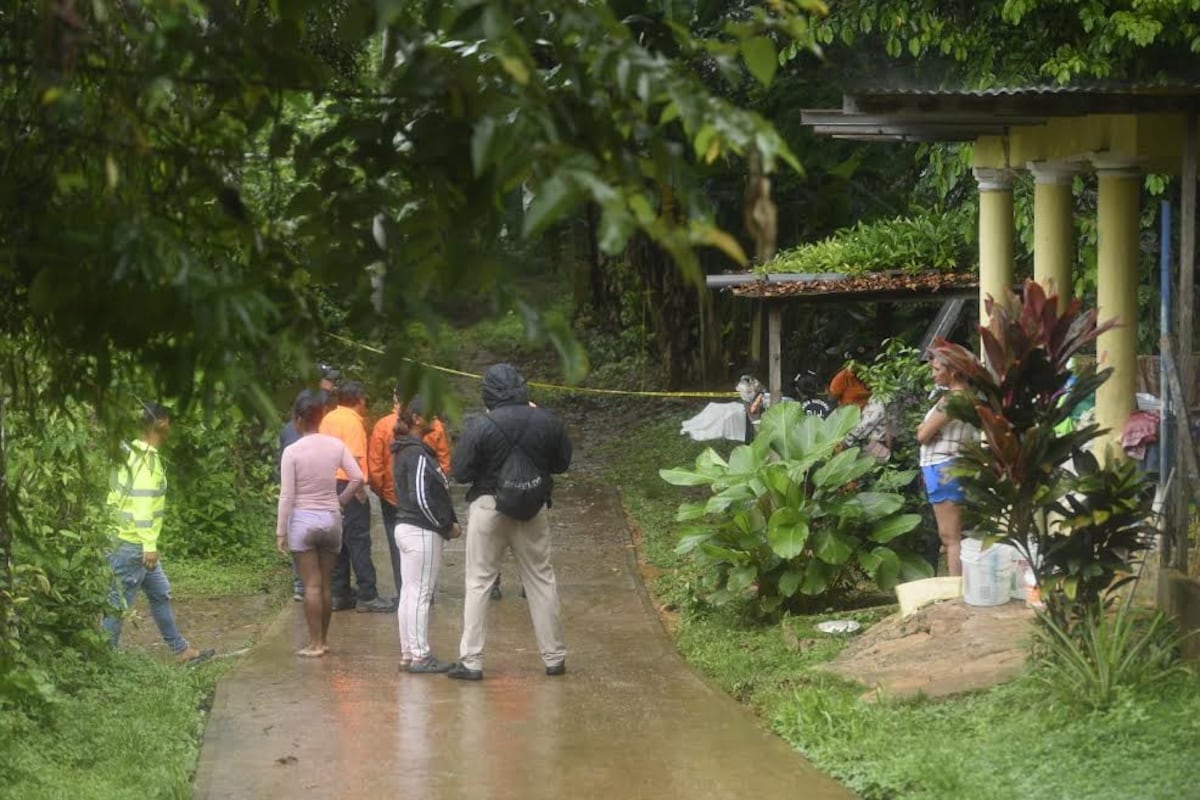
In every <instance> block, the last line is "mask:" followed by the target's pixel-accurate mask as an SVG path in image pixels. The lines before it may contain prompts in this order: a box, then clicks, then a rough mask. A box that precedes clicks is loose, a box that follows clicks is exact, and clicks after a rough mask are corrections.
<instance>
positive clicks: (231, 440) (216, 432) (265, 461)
mask: <svg viewBox="0 0 1200 800" xmlns="http://www.w3.org/2000/svg"><path fill="white" fill-rule="evenodd" d="M277 436H278V431H275V430H264V429H263V427H262V425H261V423H259V422H258V421H257V420H253V419H247V417H246V414H245V413H244V412H243V411H242V410H241V409H239V408H238V407H236V406H232V405H215V406H213V407H211V408H210V409H207V410H203V409H200V408H198V407H195V408H193V409H192V410H191V411H189V413H187V414H185V415H183V416H181V417H180V418H178V419H176V420H174V421H173V422H172V426H171V438H170V439H169V440H168V442H167V447H166V448H165V449H166V459H167V463H168V469H169V470H170V471H171V474H170V476H169V480H170V481H171V493H170V495H169V496H168V502H167V514H166V518H165V519H164V520H163V537H164V539H165V540H166V544H165V546H164V549H165V552H167V553H168V555H170V556H172V557H174V556H198V557H203V558H213V559H216V560H236V559H238V558H241V557H243V556H244V555H246V554H247V553H249V552H253V551H255V550H259V549H261V548H260V547H259V545H261V543H262V542H264V541H266V540H269V539H270V538H271V532H272V531H273V530H274V517H275V508H274V502H275V497H276V495H277V491H276V486H277V480H278V479H277V477H276V475H275V472H276V459H277V458H278V455H277V452H276V451H277V449H278V445H277V442H278V438H277Z"/></svg>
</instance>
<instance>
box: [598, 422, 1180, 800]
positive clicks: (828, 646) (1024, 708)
mask: <svg viewBox="0 0 1200 800" xmlns="http://www.w3.org/2000/svg"><path fill="white" fill-rule="evenodd" d="M685 415H686V412H682V413H681V412H679V411H672V412H670V413H669V414H663V415H656V416H651V415H647V414H645V413H638V414H633V415H630V416H632V417H633V418H635V419H641V420H642V422H640V423H636V424H634V425H633V426H632V428H630V429H628V430H626V432H625V435H623V436H621V437H619V438H617V440H615V441H614V442H613V444H612V445H611V446H610V447H606V448H605V449H604V451H603V452H602V453H601V457H602V458H604V460H605V463H606V476H607V478H608V479H609V480H611V481H612V482H613V483H615V484H617V485H618V486H620V487H621V490H622V496H623V498H624V501H625V503H626V507H627V508H628V509H629V512H630V514H631V516H632V517H633V519H634V520H635V521H636V522H637V523H638V525H639V527H640V528H641V532H642V537H643V540H642V556H643V558H645V560H646V561H647V562H649V563H650V564H651V565H653V566H655V567H657V568H658V569H660V570H662V574H661V576H660V577H659V578H657V579H656V580H655V582H654V584H653V585H652V586H651V589H652V591H653V592H655V594H657V595H658V597H659V598H660V600H662V601H663V602H664V604H666V605H667V606H668V607H675V608H678V609H679V610H680V613H679V620H678V625H677V626H675V635H676V638H677V645H678V647H679V649H680V652H681V653H682V654H683V656H684V657H685V658H686V659H687V660H688V662H689V663H691V664H692V665H693V666H694V667H695V668H696V669H698V670H699V671H701V672H702V673H704V674H705V675H707V676H709V677H710V678H711V679H712V680H714V681H715V682H716V683H717V684H718V685H719V686H721V687H722V688H723V689H724V690H725V691H727V692H728V693H729V694H730V695H732V696H733V697H735V698H737V699H738V700H740V701H741V702H743V703H745V704H747V705H748V706H750V707H751V708H753V709H754V710H755V712H756V713H758V714H759V715H760V716H762V717H763V719H764V720H765V721H766V722H767V723H768V724H770V725H771V726H772V727H773V728H774V730H775V731H776V732H777V733H778V734H779V735H780V736H782V737H783V738H784V739H786V740H787V741H788V742H790V743H791V744H792V745H793V746H795V747H796V748H797V749H798V750H800V751H801V752H803V753H804V754H805V755H806V756H807V757H808V758H809V759H810V760H811V761H812V762H813V763H814V764H815V765H816V766H817V767H818V768H820V769H822V770H824V771H825V772H827V773H829V774H830V775H833V776H834V777H835V778H837V779H838V780H840V781H842V782H843V783H844V784H845V785H846V786H848V787H849V788H850V789H851V790H853V791H855V792H856V793H858V794H860V795H861V796H863V797H865V798H870V799H874V798H879V799H880V800H883V799H884V798H909V797H912V798H948V799H949V798H961V797H972V798H982V799H984V800H986V799H987V798H998V799H999V798H1011V797H1022V798H1055V799H1056V800H1057V798H1128V797H1146V798H1174V797H1190V796H1194V795H1195V788H1194V782H1195V781H1194V776H1193V774H1192V773H1193V772H1194V769H1193V767H1192V761H1193V758H1192V754H1193V753H1195V752H1196V744H1195V743H1196V741H1197V740H1198V738H1200V692H1198V691H1197V688H1198V687H1197V681H1196V679H1195V677H1194V676H1193V675H1191V674H1185V675H1177V676H1173V677H1172V678H1170V679H1169V680H1167V681H1164V682H1161V683H1159V684H1157V685H1155V686H1154V687H1153V689H1152V690H1150V691H1147V692H1143V693H1140V694H1138V693H1126V694H1125V695H1123V696H1122V697H1121V699H1120V701H1119V702H1117V703H1116V704H1114V706H1113V707H1112V708H1110V709H1109V710H1108V711H1105V712H1090V713H1086V712H1082V711H1080V710H1078V709H1077V708H1075V707H1071V706H1067V705H1063V704H1061V703H1058V702H1056V701H1055V699H1054V697H1053V696H1052V695H1051V694H1050V693H1049V690H1048V689H1047V688H1046V686H1045V685H1044V684H1042V683H1040V682H1038V681H1037V680H1035V679H1033V678H1032V677H1029V676H1027V677H1024V678H1021V679H1019V680H1017V681H1014V682H1013V683H1010V684H1007V685H1005V686H1000V687H998V688H996V689H993V690H991V691H986V692H979V693H975V694H970V695H965V696H958V697H954V698H949V699H939V700H931V699H926V698H918V699H908V700H901V699H895V698H886V697H885V698H882V699H879V700H877V701H876V702H867V701H865V700H864V699H863V697H864V694H865V691H866V690H865V688H864V687H861V686H858V685H855V684H852V683H849V682H846V681H843V680H841V679H838V678H835V677H833V676H831V675H829V674H828V673H825V672H822V671H820V670H816V669H814V667H815V666H816V665H818V664H820V663H821V662H824V661H827V660H829V659H830V658H832V657H833V656H834V655H836V654H837V652H838V651H839V650H840V649H841V647H842V646H843V644H844V641H843V640H838V639H833V638H830V637H826V636H823V635H821V634H819V633H817V632H816V631H815V630H814V629H813V628H812V625H813V623H814V622H815V621H816V620H817V619H819V618H820V617H790V618H785V619H784V620H782V621H781V622H776V623H773V624H757V623H753V622H750V621H748V620H747V618H746V617H744V616H743V615H742V614H740V613H739V611H738V610H737V609H736V608H732V607H723V608H718V609H714V608H711V607H708V606H706V605H704V604H702V603H699V602H697V601H696V600H695V599H694V597H693V593H692V591H691V588H690V587H691V586H692V585H693V584H694V582H695V581H696V580H697V579H698V577H699V576H698V574H697V572H696V570H695V568H694V567H693V566H692V565H691V564H689V563H688V562H687V561H685V560H683V559H681V557H680V556H678V555H676V554H675V552H674V545H675V533H674V531H675V523H674V512H675V509H676V507H677V506H678V504H679V502H680V501H681V500H682V499H684V490H681V489H679V488H676V487H672V486H669V485H667V484H666V483H665V482H663V481H662V480H661V479H660V478H659V477H658V470H659V469H660V468H663V467H673V466H681V465H686V464H690V463H691V462H692V461H693V460H694V459H695V456H696V455H697V454H698V453H699V452H700V451H701V450H702V449H703V448H704V447H705V446H706V445H704V444H699V443H693V442H690V441H688V440H686V439H684V438H683V437H681V436H679V434H678V430H679V428H678V425H679V420H680V419H682V417H683V416H685ZM732 446H733V443H717V449H718V450H719V451H721V452H723V453H725V452H727V451H728V449H729V448H731V447H732ZM891 610H892V609H891V608H882V609H863V610H858V611H852V612H836V615H837V616H838V617H851V618H854V619H857V620H859V621H860V622H863V623H864V624H870V623H872V622H874V621H876V620H878V619H879V618H881V617H882V616H883V615H885V614H886V613H890V611H891Z"/></svg>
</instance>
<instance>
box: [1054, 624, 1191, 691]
mask: <svg viewBox="0 0 1200 800" xmlns="http://www.w3.org/2000/svg"><path fill="white" fill-rule="evenodd" d="M1041 622H1042V624H1041V625H1039V626H1038V627H1037V628H1036V629H1035V630H1034V633H1033V636H1034V640H1033V647H1034V653H1035V655H1036V656H1037V663H1038V666H1037V671H1036V673H1035V675H1036V677H1037V678H1038V679H1039V680H1041V681H1042V682H1043V683H1045V684H1046V686H1047V687H1049V689H1050V691H1051V692H1052V693H1053V694H1055V695H1056V696H1057V697H1059V698H1060V699H1062V700H1064V701H1065V702H1067V703H1069V704H1071V705H1074V706H1078V707H1081V708H1085V709H1089V710H1102V709H1107V708H1109V707H1111V706H1112V705H1113V703H1115V702H1116V701H1117V700H1118V699H1120V698H1121V696H1122V693H1125V692H1131V691H1132V692H1146V691H1147V690H1150V689H1152V688H1153V687H1154V686H1155V685H1156V684H1157V683H1158V682H1159V681H1161V680H1163V679H1165V678H1168V677H1170V676H1171V675H1173V674H1175V673H1177V672H1186V669H1185V668H1184V667H1183V666H1181V665H1180V664H1179V663H1178V656H1179V645H1180V642H1181V636H1180V634H1179V631H1178V630H1177V629H1176V627H1175V625H1174V623H1172V622H1171V621H1170V620H1169V619H1167V617H1166V616H1164V615H1163V614H1162V613H1161V612H1156V613H1154V614H1141V613H1138V612H1136V611H1133V610H1132V609H1130V607H1129V605H1128V604H1127V603H1121V604H1120V606H1119V607H1118V609H1117V610H1116V611H1115V612H1111V613H1106V612H1105V611H1103V610H1100V609H1098V608H1096V609H1095V610H1093V611H1090V612H1089V613H1087V614H1086V615H1085V616H1084V617H1083V618H1082V619H1079V620H1077V621H1075V622H1074V623H1073V624H1072V625H1071V627H1070V628H1069V629H1068V628H1063V627H1062V626H1060V625H1058V624H1057V623H1055V621H1054V620H1053V619H1052V618H1051V617H1050V616H1048V615H1042V619H1041Z"/></svg>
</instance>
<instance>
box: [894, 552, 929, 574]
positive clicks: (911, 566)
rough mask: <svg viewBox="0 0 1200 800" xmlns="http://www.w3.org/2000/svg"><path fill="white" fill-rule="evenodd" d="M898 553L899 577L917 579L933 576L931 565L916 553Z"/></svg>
mask: <svg viewBox="0 0 1200 800" xmlns="http://www.w3.org/2000/svg"><path fill="white" fill-rule="evenodd" d="M899 555H900V579H901V580H902V581H917V580H920V579H922V578H932V577H933V566H932V565H931V564H930V563H929V562H928V561H926V560H925V559H924V558H922V557H921V556H919V555H917V554H916V553H909V552H902V553H900V554H899Z"/></svg>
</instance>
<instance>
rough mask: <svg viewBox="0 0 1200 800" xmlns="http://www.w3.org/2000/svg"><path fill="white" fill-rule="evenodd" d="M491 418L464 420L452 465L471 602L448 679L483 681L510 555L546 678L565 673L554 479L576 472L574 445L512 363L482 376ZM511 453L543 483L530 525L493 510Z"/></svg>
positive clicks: (467, 603) (467, 604) (467, 600)
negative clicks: (491, 597)
mask: <svg viewBox="0 0 1200 800" xmlns="http://www.w3.org/2000/svg"><path fill="white" fill-rule="evenodd" d="M483 404H484V406H485V407H486V408H487V413H486V414H482V415H478V416H476V417H472V418H470V419H468V420H467V424H466V428H465V430H464V431H463V434H462V436H461V437H460V438H459V441H458V446H457V447H456V448H455V449H454V456H453V459H452V464H453V469H452V471H453V473H454V477H455V479H456V480H459V481H461V482H463V483H469V484H471V487H470V489H468V490H467V502H468V503H470V512H469V514H468V517H467V558H466V597H465V601H464V605H463V634H462V641H461V643H460V644H459V659H460V660H459V661H458V662H457V663H456V664H454V665H453V666H452V667H451V669H450V672H449V673H447V674H448V675H449V677H451V678H459V679H462V680H479V679H480V678H482V677H483V647H484V639H485V637H486V634H487V597H488V592H489V591H490V590H491V587H492V582H493V581H494V580H495V579H496V576H497V575H499V574H500V560H501V559H502V558H503V557H504V551H505V550H508V549H510V548H511V549H512V552H513V556H514V557H515V558H516V561H517V568H518V570H519V572H520V576H521V582H522V584H523V585H524V588H525V593H526V597H527V598H528V600H529V615H530V617H531V618H532V620H533V631H534V635H535V636H536V637H537V643H538V650H539V651H540V653H541V656H542V661H543V663H544V664H545V665H546V674H547V675H562V674H564V673H565V672H566V648H565V647H564V645H563V640H562V623H561V620H560V618H559V609H558V587H557V585H556V583H555V580H554V567H553V565H552V564H551V563H550V520H549V517H548V515H547V513H546V510H547V508H549V506H550V491H551V488H552V482H551V481H550V477H549V476H550V475H551V474H558V473H562V472H566V471H567V468H568V467H569V466H570V465H571V440H570V439H568V438H567V432H566V429H565V428H564V427H563V424H562V421H561V420H559V419H558V417H556V416H555V415H554V414H552V413H550V412H549V411H547V410H545V409H542V408H537V407H535V406H533V405H531V404H530V403H529V399H528V396H527V394H526V389H525V379H524V378H523V377H521V374H520V373H519V372H517V371H516V369H514V368H513V367H512V366H510V365H509V364H496V365H494V366H492V367H490V368H489V369H488V371H487V373H486V374H485V375H484V377H483ZM513 447H520V448H521V449H522V450H523V451H524V452H525V453H526V454H527V455H528V457H529V459H530V461H532V462H533V464H534V465H536V466H537V468H538V470H539V471H540V473H541V474H542V475H544V476H545V478H546V490H545V500H544V503H545V505H544V506H543V507H542V508H541V510H539V511H538V513H537V514H536V515H535V516H534V517H533V518H532V519H530V520H528V521H522V520H518V519H515V518H513V517H510V516H508V515H506V514H503V513H501V512H500V511H498V510H497V509H496V492H497V491H498V488H499V481H500V471H501V468H502V467H503V466H504V462H505V460H506V459H507V457H508V455H509V453H510V451H511V450H512V448H513Z"/></svg>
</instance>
